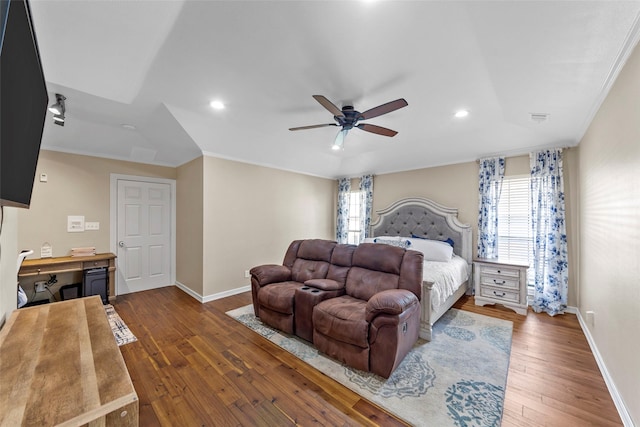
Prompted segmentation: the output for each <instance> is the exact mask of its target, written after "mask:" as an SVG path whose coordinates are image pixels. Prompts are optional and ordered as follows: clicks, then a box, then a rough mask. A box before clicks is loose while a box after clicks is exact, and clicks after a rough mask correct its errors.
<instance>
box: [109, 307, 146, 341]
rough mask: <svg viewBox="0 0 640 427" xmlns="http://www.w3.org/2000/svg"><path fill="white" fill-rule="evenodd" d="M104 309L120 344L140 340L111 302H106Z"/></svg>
mask: <svg viewBox="0 0 640 427" xmlns="http://www.w3.org/2000/svg"><path fill="white" fill-rule="evenodd" d="M104 311H105V312H106V313H107V319H109V325H110V326H111V330H112V331H113V336H114V337H115V338H116V342H117V343H118V346H121V345H125V344H129V343H131V342H134V341H138V338H136V336H135V335H133V333H132V332H131V331H130V330H129V327H128V326H127V325H126V324H125V323H124V322H123V321H122V319H121V318H120V315H119V314H118V313H117V312H116V309H115V308H113V306H112V305H111V304H106V305H105V306H104Z"/></svg>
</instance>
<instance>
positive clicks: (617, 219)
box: [578, 46, 640, 425]
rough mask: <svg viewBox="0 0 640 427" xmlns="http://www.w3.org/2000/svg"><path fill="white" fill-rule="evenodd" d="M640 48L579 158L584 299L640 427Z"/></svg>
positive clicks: (600, 346) (602, 109) (613, 373)
mask: <svg viewBox="0 0 640 427" xmlns="http://www.w3.org/2000/svg"><path fill="white" fill-rule="evenodd" d="M639 123H640V46H636V48H635V51H634V52H633V54H632V56H631V57H630V58H629V60H628V61H627V64H626V65H625V67H624V69H623V70H622V72H621V74H620V75H619V77H618V79H617V80H616V82H615V84H614V86H613V88H612V89H611V91H610V92H609V95H608V96H607V98H606V100H605V101H604V103H603V104H602V106H601V107H600V110H599V111H598V113H597V115H596V117H595V118H594V120H593V121H592V123H591V125H590V127H589V129H588V131H587V133H586V134H585V136H584V138H583V140H582V141H581V142H580V153H579V170H578V175H579V186H580V198H579V206H580V216H579V225H580V238H581V241H580V299H579V308H580V312H581V313H582V316H583V317H585V318H586V312H587V310H589V311H593V312H594V313H595V315H594V322H593V324H589V325H588V327H589V331H590V333H591V335H592V336H593V339H594V341H595V343H596V346H597V348H598V350H599V353H600V354H601V355H602V359H603V360H604V362H605V363H606V366H607V368H608V371H609V373H610V374H611V377H612V380H613V382H614V383H615V385H616V388H617V389H618V391H619V392H620V395H621V396H622V399H623V400H624V403H625V405H626V407H627V409H628V411H629V413H630V416H631V418H632V419H633V422H634V424H635V425H640V367H639V365H638V360H639V356H638V355H639V354H640V124H639Z"/></svg>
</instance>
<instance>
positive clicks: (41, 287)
mask: <svg viewBox="0 0 640 427" xmlns="http://www.w3.org/2000/svg"><path fill="white" fill-rule="evenodd" d="M46 284H47V282H35V283H34V285H35V286H36V292H44V287H45V285H46Z"/></svg>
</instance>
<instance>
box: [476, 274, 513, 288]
mask: <svg viewBox="0 0 640 427" xmlns="http://www.w3.org/2000/svg"><path fill="white" fill-rule="evenodd" d="M480 285H481V286H497V287H500V288H505V289H514V290H516V291H517V290H518V288H519V287H520V280H519V279H517V278H516V279H513V278H510V277H505V276H485V275H481V276H480Z"/></svg>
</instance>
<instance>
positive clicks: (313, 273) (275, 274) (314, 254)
mask: <svg viewBox="0 0 640 427" xmlns="http://www.w3.org/2000/svg"><path fill="white" fill-rule="evenodd" d="M336 246H338V247H343V246H349V245H338V244H337V243H336V242H334V241H330V240H322V239H308V240H294V241H293V242H291V244H290V245H289V248H288V249H287V252H286V254H285V256H284V261H283V262H282V265H276V264H266V265H261V266H258V267H254V268H252V269H251V270H250V274H251V292H252V299H253V310H254V314H255V315H256V316H257V317H259V318H260V319H261V320H262V321H263V322H264V323H266V324H268V325H270V326H273V327H274V328H277V329H280V330H281V331H284V332H286V333H289V334H294V333H295V332H296V331H295V311H294V309H295V304H294V297H295V293H296V290H298V289H301V288H303V287H305V282H307V281H310V280H320V279H323V280H325V279H328V280H330V281H333V283H331V282H329V283H331V284H332V285H333V286H330V287H331V288H333V289H327V290H326V291H323V292H322V293H323V296H324V297H325V298H329V297H333V296H338V295H342V294H343V293H344V282H345V279H346V274H347V271H348V269H349V265H350V264H351V252H353V249H351V250H350V252H349V251H347V254H346V255H345V254H344V250H338V252H337V253H336V258H337V260H336V262H335V263H334V264H332V263H331V260H332V256H333V254H334V249H335V248H336ZM353 248H354V247H353ZM341 255H342V257H341ZM341 258H345V259H342V260H341ZM312 308H313V307H311V309H312ZM309 323H310V313H309ZM306 335H308V338H307V339H309V340H310V339H311V335H312V330H311V327H310V326H309V327H308V333H307V334H306ZM303 338H304V337H303Z"/></svg>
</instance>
